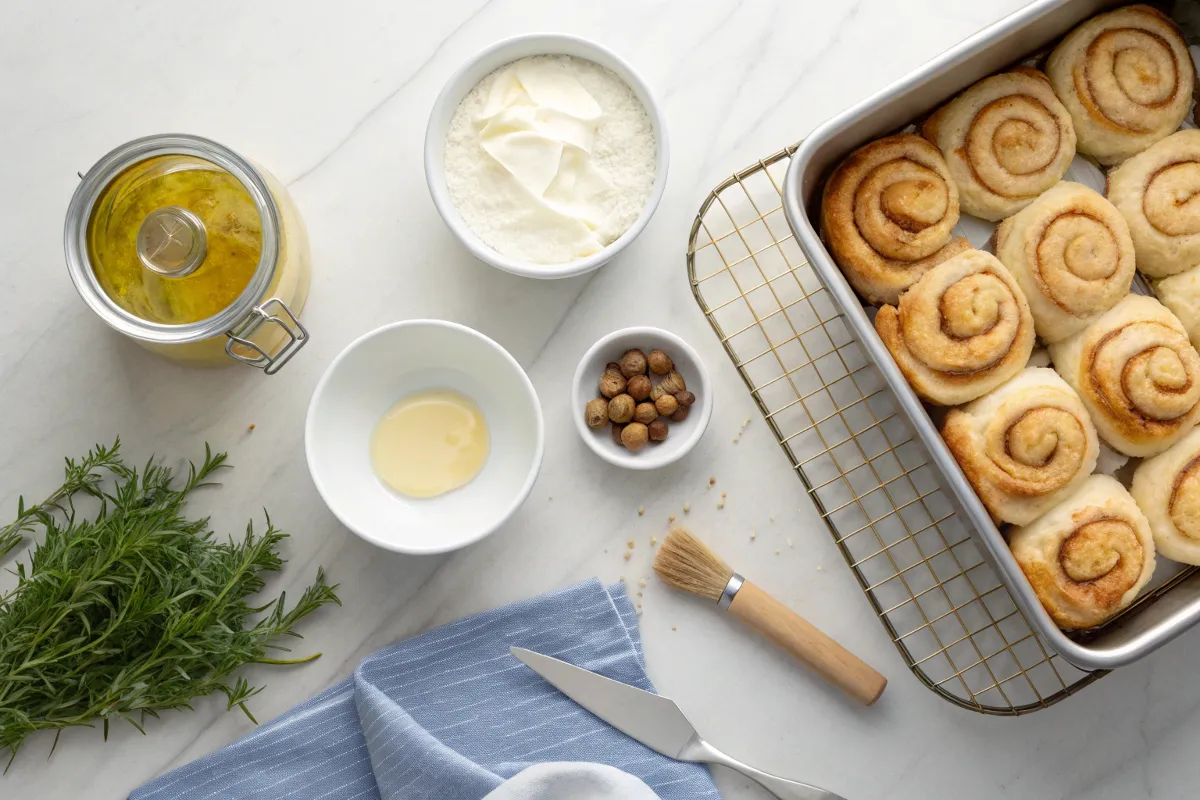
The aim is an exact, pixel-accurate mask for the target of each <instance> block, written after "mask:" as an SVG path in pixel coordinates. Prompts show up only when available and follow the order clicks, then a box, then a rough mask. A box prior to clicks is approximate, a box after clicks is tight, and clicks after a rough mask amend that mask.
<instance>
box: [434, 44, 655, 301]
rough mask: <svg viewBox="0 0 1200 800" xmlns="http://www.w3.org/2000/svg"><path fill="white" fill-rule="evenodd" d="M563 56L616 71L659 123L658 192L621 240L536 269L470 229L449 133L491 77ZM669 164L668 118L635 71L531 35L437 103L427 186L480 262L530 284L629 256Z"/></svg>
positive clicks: (498, 48) (470, 70)
mask: <svg viewBox="0 0 1200 800" xmlns="http://www.w3.org/2000/svg"><path fill="white" fill-rule="evenodd" d="M557 54H562V55H568V56H575V57H576V58H583V59H587V60H588V61H592V62H594V63H596V64H599V65H600V66H602V67H604V68H606V69H609V70H611V71H612V72H613V73H615V74H616V75H617V77H619V78H620V79H621V80H623V81H625V83H627V84H629V87H630V88H631V89H633V93H634V94H635V95H637V98H638V100H640V101H641V103H642V105H643V106H645V108H646V113H647V114H649V115H650V119H651V121H652V122H653V123H654V135H655V138H656V141H657V146H658V151H657V159H658V160H657V167H656V170H655V174H654V188H653V189H652V190H651V191H650V197H649V199H647V200H646V205H645V207H644V208H643V209H642V213H641V214H640V215H639V216H638V218H637V219H636V220H635V221H634V223H633V224H632V225H631V226H629V230H627V231H625V233H623V234H621V236H620V238H618V239H617V240H616V241H615V242H613V243H612V244H610V245H609V246H608V247H606V248H604V249H603V250H601V251H600V252H599V253H596V254H595V255H591V256H588V257H587V258H580V259H576V260H575V261H568V262H566V263H563V264H534V263H532V262H529V261H521V260H519V259H515V258H511V257H509V256H506V255H503V254H502V253H498V252H497V251H496V250H494V249H492V248H491V247H490V246H489V245H487V244H486V243H485V242H484V241H483V240H482V239H480V238H479V237H478V236H476V235H475V233H474V232H473V231H472V230H471V229H470V228H468V227H467V224H466V223H465V222H464V221H463V218H462V216H461V215H460V214H459V213H458V208H457V207H455V205H454V201H453V200H451V199H450V192H449V190H448V189H447V188H446V169H445V155H446V132H447V130H448V129H449V127H450V120H451V118H452V117H453V116H454V112H455V111H456V110H457V109H458V104H459V103H461V102H462V99H463V98H464V97H466V96H467V94H468V93H469V92H470V91H471V90H472V89H473V88H475V84H477V83H479V82H480V81H481V80H483V79H484V78H485V77H487V75H488V74H490V73H491V72H494V71H495V70H497V69H499V68H500V67H503V66H504V65H505V64H511V63H512V62H514V61H516V60H518V59H521V58H525V57H526V56H538V55H557ZM669 161H670V152H669V150H668V147H667V123H666V119H665V118H664V117H663V114H662V111H661V110H660V109H659V107H658V103H656V102H655V100H654V96H653V95H651V94H650V89H649V87H647V86H646V82H645V81H643V80H642V78H641V76H639V75H638V74H637V72H635V71H634V69H633V67H631V66H629V64H627V63H625V61H623V60H622V59H621V57H620V56H618V55H617V54H616V53H614V52H612V51H611V50H609V49H607V48H605V47H601V46H600V45H598V44H596V43H595V42H591V41H588V40H587V39H580V38H579V37H577V36H568V35H566V34H563V33H530V34H525V35H523V36H514V37H513V38H511V39H504V40H503V41H500V42H497V43H496V44H494V45H492V46H491V47H488V48H487V49H486V50H484V51H482V52H481V53H479V54H478V55H476V56H475V57H474V58H473V59H471V60H470V61H468V62H467V64H466V65H465V66H463V67H462V68H461V69H459V70H458V72H456V73H454V75H453V76H452V77H451V78H450V80H449V82H448V83H447V84H446V86H445V87H444V88H443V89H442V92H441V94H439V95H438V98H437V101H436V102H434V104H433V110H432V111H431V112H430V114H429V125H428V127H427V128H426V129H425V182H426V183H428V184H429V194H430V195H431V196H432V197H433V204H434V206H436V207H437V210H438V213H439V214H441V215H442V219H443V220H445V222H446V225H447V227H449V228H450V230H451V231H452V232H453V233H454V235H455V236H457V237H458V240H459V241H460V242H462V243H463V246H464V247H466V248H467V249H468V250H470V251H471V252H472V253H474V255H475V257H476V258H478V259H479V260H480V261H484V262H487V263H488V264H491V265H492V266H493V267H497V268H498V269H502V270H504V271H505V272H511V273H512V274H514V275H522V276H524V277H526V278H569V277H572V276H575V275H583V274H584V273H586V272H591V271H592V270H594V269H596V268H597V267H600V266H601V265H603V264H606V263H608V261H609V260H610V259H612V257H613V256H615V255H616V254H617V253H619V252H621V251H622V250H624V249H625V247H626V246H628V244H629V243H630V242H632V241H633V240H634V239H636V238H637V235H638V234H639V233H641V232H642V229H643V228H645V227H646V223H647V222H649V221H650V217H652V216H654V211H655V209H657V208H658V201H659V200H661V199H662V193H663V189H664V188H665V187H666V185H667V165H668V162H669Z"/></svg>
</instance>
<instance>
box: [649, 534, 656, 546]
mask: <svg viewBox="0 0 1200 800" xmlns="http://www.w3.org/2000/svg"><path fill="white" fill-rule="evenodd" d="M656 544H658V537H657V536H651V537H650V546H651V547H654V545H656Z"/></svg>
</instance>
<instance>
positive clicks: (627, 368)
mask: <svg viewBox="0 0 1200 800" xmlns="http://www.w3.org/2000/svg"><path fill="white" fill-rule="evenodd" d="M621 374H622V375H624V376H625V377H626V378H632V377H633V376H634V375H645V374H646V354H645V353H643V352H642V351H641V350H626V351H625V355H623V356H621Z"/></svg>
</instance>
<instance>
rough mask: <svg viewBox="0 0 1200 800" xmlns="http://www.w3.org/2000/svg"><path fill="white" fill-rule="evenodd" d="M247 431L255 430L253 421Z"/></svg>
mask: <svg viewBox="0 0 1200 800" xmlns="http://www.w3.org/2000/svg"><path fill="white" fill-rule="evenodd" d="M246 431H247V432H253V431H254V423H253V422H251V423H250V427H249V428H246Z"/></svg>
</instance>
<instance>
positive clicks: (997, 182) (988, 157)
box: [921, 67, 1075, 221]
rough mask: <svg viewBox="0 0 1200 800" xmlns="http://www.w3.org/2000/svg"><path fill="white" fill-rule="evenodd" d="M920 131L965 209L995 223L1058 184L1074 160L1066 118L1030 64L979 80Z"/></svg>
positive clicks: (1072, 131)
mask: <svg viewBox="0 0 1200 800" xmlns="http://www.w3.org/2000/svg"><path fill="white" fill-rule="evenodd" d="M921 135H922V136H924V137H925V138H926V139H928V140H929V141H931V142H933V143H934V144H935V145H937V147H938V149H939V150H941V151H942V155H943V156H945V158H946V164H947V165H948V166H949V167H950V175H951V176H952V177H953V178H954V182H955V184H957V186H958V199H959V203H960V205H961V207H962V210H963V211H965V212H967V213H968V214H974V215H975V216H977V217H981V218H983V219H987V220H993V221H995V220H1000V219H1004V218H1005V217H1009V216H1012V215H1013V214H1015V213H1016V212H1017V211H1020V210H1021V209H1022V208H1024V207H1025V206H1026V205H1028V204H1029V203H1030V202H1032V201H1033V199H1034V198H1035V197H1037V196H1038V195H1039V194H1041V193H1042V192H1044V191H1045V190H1047V189H1049V188H1050V187H1051V186H1053V185H1054V184H1056V183H1058V181H1059V180H1061V179H1062V176H1063V175H1065V174H1066V172H1067V167H1069V166H1071V159H1072V158H1074V157H1075V127H1074V125H1073V124H1072V122H1071V115H1070V114H1068V113H1067V109H1066V108H1064V107H1063V104H1062V103H1061V102H1059V100H1058V98H1057V97H1055V96H1054V89H1053V88H1052V87H1051V86H1050V81H1049V80H1048V79H1047V78H1046V76H1045V75H1044V74H1042V73H1041V72H1038V71H1037V70H1035V69H1031V68H1029V67H1017V68H1016V69H1014V70H1013V71H1011V72H1003V73H1001V74H999V75H993V76H991V77H990V78H984V79H983V80H982V81H980V82H979V83H977V84H975V85H974V86H972V87H970V88H969V89H967V90H966V91H965V92H963V93H962V94H960V95H959V96H958V97H956V98H954V99H953V100H951V101H950V102H949V103H948V104H946V105H945V106H942V107H941V108H940V109H938V110H937V111H936V112H934V114H933V115H932V116H930V117H929V119H928V120H926V121H925V124H924V125H922V126H921Z"/></svg>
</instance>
